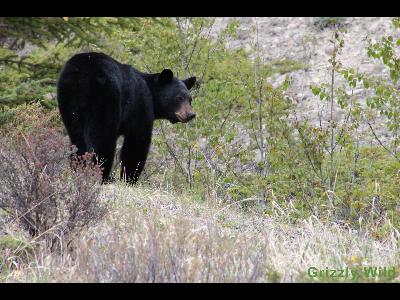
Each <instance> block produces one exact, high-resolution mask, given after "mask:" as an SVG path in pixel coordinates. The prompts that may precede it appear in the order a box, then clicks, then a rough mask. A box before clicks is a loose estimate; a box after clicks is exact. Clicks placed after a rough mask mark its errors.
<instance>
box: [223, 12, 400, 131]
mask: <svg viewBox="0 0 400 300" xmlns="http://www.w3.org/2000/svg"><path fill="white" fill-rule="evenodd" d="M232 19H233V18H219V19H218V20H217V21H216V29H217V30H218V29H220V28H221V27H222V26H223V25H224V24H226V23H227V22H229V21H231V20H232ZM236 19H237V20H238V21H239V24H240V25H239V30H238V39H237V40H234V41H231V42H230V43H229V47H231V48H236V47H244V48H247V49H249V48H250V47H251V46H253V45H255V43H256V42H257V38H258V43H259V49H260V54H261V55H262V57H263V59H264V61H265V62H270V61H277V60H280V59H282V60H285V59H286V60H290V61H297V62H301V63H303V64H304V66H305V68H302V69H298V70H294V71H292V72H289V73H286V74H277V75H275V76H274V77H272V78H270V83H272V84H273V85H274V86H277V85H279V84H281V83H282V82H283V81H284V80H285V78H286V76H290V77H291V78H292V85H291V87H290V88H289V90H288V96H289V97H291V98H292V99H293V100H294V101H296V102H297V103H298V106H297V108H298V112H299V115H300V116H301V117H303V118H307V119H309V120H311V121H313V122H315V123H316V122H318V112H319V111H324V110H325V109H327V107H326V108H325V107H323V104H321V101H318V99H316V97H315V96H314V95H313V94H312V92H311V90H310V88H309V86H310V84H320V83H322V82H330V74H329V71H328V68H329V62H328V59H329V58H330V55H331V53H332V44H331V43H330V42H329V40H330V39H331V38H332V32H333V29H332V27H326V28H320V27H318V26H316V24H315V21H316V18H313V17H307V18H304V17H261V18H260V17H257V18H254V17H239V18H236ZM341 26H342V27H343V28H344V29H346V31H347V32H346V33H345V34H344V42H345V43H344V49H343V52H342V54H341V55H340V57H339V59H340V60H341V62H342V64H343V66H344V67H352V68H354V69H355V70H358V71H361V72H365V73H367V74H372V75H380V74H382V73H385V72H386V71H387V70H385V69H384V66H383V64H382V63H380V62H379V61H376V60H373V59H371V58H369V57H368V56H367V52H366V46H367V41H366V37H367V36H368V37H370V38H371V39H372V41H378V40H380V38H381V37H382V36H385V35H393V37H394V38H396V37H397V38H398V37H399V33H398V32H395V30H394V28H393V26H392V24H391V18H387V17H379V18H376V17H346V18H342V19H341ZM257 33H258V34H257ZM257 36H258V37H257ZM386 73H387V72H386ZM336 80H337V81H338V82H340V78H339V76H338V77H337V78H336ZM362 93H363V91H362V90H361V89H356V90H355V91H354V94H355V95H359V96H361V98H364V97H363V96H365V95H363V94H362ZM337 115H339V116H340V111H339V110H337ZM378 125H379V124H378ZM364 129H365V128H364ZM379 134H380V135H381V136H382V135H383V138H384V137H385V136H387V134H388V133H387V132H384V130H381V131H379Z"/></svg>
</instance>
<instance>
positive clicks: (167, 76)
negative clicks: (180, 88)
mask: <svg viewBox="0 0 400 300" xmlns="http://www.w3.org/2000/svg"><path fill="white" fill-rule="evenodd" d="M172 78H174V73H172V71H171V70H170V69H164V70H163V71H162V72H161V73H160V74H159V75H158V82H159V83H160V84H164V83H168V82H170V81H171V80H172Z"/></svg>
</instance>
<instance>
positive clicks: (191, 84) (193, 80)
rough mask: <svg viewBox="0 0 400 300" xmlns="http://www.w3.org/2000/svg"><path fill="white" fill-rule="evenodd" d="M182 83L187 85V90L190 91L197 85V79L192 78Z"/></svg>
mask: <svg viewBox="0 0 400 300" xmlns="http://www.w3.org/2000/svg"><path fill="white" fill-rule="evenodd" d="M182 81H183V83H184V84H185V85H186V87H187V89H188V90H190V89H191V88H192V87H193V86H194V84H195V83H196V77H190V78H187V79H185V80H182Z"/></svg>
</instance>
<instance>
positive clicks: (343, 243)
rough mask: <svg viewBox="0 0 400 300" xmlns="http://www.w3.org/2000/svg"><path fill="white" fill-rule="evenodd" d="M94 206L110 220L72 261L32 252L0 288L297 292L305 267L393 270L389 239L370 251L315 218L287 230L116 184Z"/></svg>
mask: <svg viewBox="0 0 400 300" xmlns="http://www.w3.org/2000/svg"><path fill="white" fill-rule="evenodd" d="M102 199H103V201H107V202H111V207H110V211H109V213H108V214H107V215H106V217H105V219H104V220H103V221H102V222H101V223H99V224H98V225H97V226H96V227H92V228H90V229H89V230H88V231H87V232H85V233H84V234H82V235H81V236H80V237H79V238H78V239H77V240H76V243H75V246H76V247H75V251H74V252H72V253H64V255H63V256H59V255H55V254H50V253H47V252H46V251H45V250H40V249H39V250H35V251H36V252H35V257H36V258H35V261H34V263H31V264H25V265H21V266H20V267H19V268H16V270H15V271H13V272H11V273H9V274H8V275H7V276H4V279H3V280H4V281H7V282H9V281H23V282H25V281H33V282H38V281H46V282H47V281H49V282H271V281H272V282H299V281H309V280H311V279H310V278H309V276H308V275H307V270H308V268H309V267H311V266H314V267H317V268H321V269H325V268H326V267H329V268H336V269H340V268H343V267H345V266H349V267H355V266H363V265H365V266H373V267H375V266H377V267H379V266H390V267H393V266H396V267H397V268H398V266H399V250H398V238H399V234H398V232H396V231H395V230H393V232H392V235H391V238H389V239H387V240H384V241H376V240H373V239H371V238H369V237H368V235H367V233H365V234H363V235H361V234H360V233H358V232H355V231H351V230H349V229H346V228H343V227H340V226H338V225H334V224H323V223H321V222H320V221H319V220H317V219H316V218H311V219H309V220H307V221H304V222H302V223H299V224H296V225H289V224H287V219H286V217H285V216H286V215H287V212H285V211H281V208H279V206H277V205H276V208H277V209H276V215H275V216H268V217H267V216H265V215H263V214H262V213H260V212H257V211H250V212H244V211H243V210H242V209H240V208H238V207H236V205H231V206H221V205H219V204H217V203H216V201H214V200H212V199H210V200H209V201H207V203H197V202H194V201H193V200H191V199H190V197H185V196H182V195H181V196H177V195H174V194H172V193H169V192H160V191H159V190H158V189H155V188H149V187H143V186H142V187H140V186H137V187H127V186H125V185H122V184H118V183H117V184H115V185H108V186H105V187H104V190H103V192H102ZM397 270H399V269H397ZM398 273H399V272H397V274H398ZM372 280H374V279H372ZM348 281H351V280H350V279H348ZM394 281H399V277H397V278H395V279H394Z"/></svg>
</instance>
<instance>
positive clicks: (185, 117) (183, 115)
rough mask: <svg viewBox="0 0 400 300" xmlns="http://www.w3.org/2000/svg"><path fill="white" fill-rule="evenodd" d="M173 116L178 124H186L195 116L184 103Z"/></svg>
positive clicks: (188, 105)
mask: <svg viewBox="0 0 400 300" xmlns="http://www.w3.org/2000/svg"><path fill="white" fill-rule="evenodd" d="M175 116H176V118H177V119H178V120H179V121H180V122H182V123H187V122H189V121H190V120H193V119H194V118H195V117H196V114H195V112H194V111H193V108H192V106H191V105H190V104H189V103H184V104H182V105H181V108H180V109H179V110H178V111H177V112H176V113H175Z"/></svg>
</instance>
